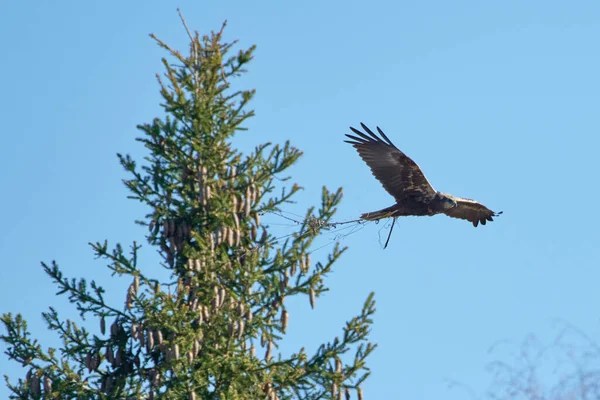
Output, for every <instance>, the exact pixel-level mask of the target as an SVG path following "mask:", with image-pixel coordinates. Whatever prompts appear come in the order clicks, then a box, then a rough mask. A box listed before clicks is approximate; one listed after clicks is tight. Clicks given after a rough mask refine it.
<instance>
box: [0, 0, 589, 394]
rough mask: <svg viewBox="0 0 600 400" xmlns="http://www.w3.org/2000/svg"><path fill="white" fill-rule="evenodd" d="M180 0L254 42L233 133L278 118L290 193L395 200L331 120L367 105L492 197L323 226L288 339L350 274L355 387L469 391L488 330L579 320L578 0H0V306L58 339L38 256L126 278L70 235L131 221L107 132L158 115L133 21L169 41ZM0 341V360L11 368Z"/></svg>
mask: <svg viewBox="0 0 600 400" xmlns="http://www.w3.org/2000/svg"><path fill="white" fill-rule="evenodd" d="M177 6H179V7H181V9H182V11H183V13H184V15H185V17H186V19H187V23H188V25H189V26H190V28H192V29H197V30H198V31H200V33H207V32H209V31H210V30H218V29H219V27H220V25H221V23H222V22H223V20H225V19H227V20H228V28H227V30H226V34H225V37H226V39H229V40H231V39H240V46H242V47H248V46H250V45H252V44H256V45H257V46H258V49H257V51H256V53H255V56H256V57H255V60H254V61H253V62H252V63H251V64H250V66H249V69H250V72H249V73H248V74H247V75H246V76H245V77H244V78H242V79H239V80H238V81H237V82H236V83H235V84H236V85H238V86H237V87H239V88H255V89H256V90H257V95H256V97H255V99H254V101H253V102H252V104H251V106H252V107H253V108H254V109H255V110H256V117H255V118H253V119H252V120H251V121H249V122H248V124H247V127H248V128H249V131H248V132H245V133H241V134H240V135H239V136H237V137H236V138H235V140H234V142H233V143H234V145H235V146H237V147H239V148H241V149H251V148H252V147H253V146H254V145H256V144H259V143H262V142H266V141H271V142H276V143H283V142H284V141H285V140H288V139H289V140H291V141H292V143H293V144H294V145H296V146H297V147H299V148H300V149H302V150H303V151H304V156H303V157H302V158H301V160H300V161H299V162H298V163H297V165H295V166H294V167H293V168H292V169H291V170H290V174H291V175H292V177H293V181H294V182H298V183H299V184H300V185H302V186H304V188H305V191H304V192H303V193H302V194H301V195H300V196H299V197H298V204H296V205H293V206H291V208H290V210H289V211H290V212H300V213H302V210H304V209H306V208H307V207H308V206H310V205H312V204H318V202H319V200H320V190H321V187H322V186H323V185H327V186H328V187H329V188H332V189H335V188H337V187H339V186H342V187H343V188H344V200H343V202H342V204H341V206H340V207H339V212H338V214H337V216H336V220H337V221H344V220H349V219H354V218H356V217H357V216H358V215H359V214H360V213H362V212H366V211H374V210H377V209H379V208H383V207H386V206H389V205H391V204H392V203H393V201H392V198H391V196H389V195H388V194H387V193H386V192H385V191H384V190H383V189H382V188H381V186H380V185H379V183H378V182H377V181H376V180H375V179H374V178H373V177H372V176H371V174H370V171H369V170H368V168H367V167H366V165H364V163H363V162H362V161H361V160H360V158H359V157H358V155H357V154H356V152H355V151H354V149H353V148H352V147H351V146H349V145H347V144H345V143H343V139H344V134H345V133H348V132H349V130H348V126H350V125H352V126H357V125H359V123H360V122H364V123H366V124H367V125H369V126H371V127H373V128H374V127H375V126H376V125H378V126H380V127H381V128H382V129H383V130H384V132H386V134H387V135H388V136H389V138H390V139H391V140H392V141H393V142H394V143H395V144H396V145H397V146H398V147H399V148H401V149H402V150H403V151H405V152H406V153H407V154H408V155H409V156H410V157H412V158H413V159H414V160H415V161H416V162H417V163H419V165H420V166H421V167H422V168H423V170H424V171H425V173H426V175H427V177H428V178H429V180H430V181H431V182H432V184H433V186H434V187H435V188H436V189H438V190H441V191H444V192H448V193H452V194H454V195H457V196H464V197H469V198H473V199H477V200H479V201H481V202H482V203H484V204H485V205H487V206H488V207H490V208H492V209H493V210H496V211H499V210H503V211H504V214H503V215H502V216H501V217H499V218H497V220H496V221H495V222H493V223H491V224H488V225H487V226H483V227H478V228H476V229H475V228H473V227H472V226H471V224H470V223H467V222H465V221H460V220H455V219H450V218H447V217H444V216H436V217H432V218H424V217H421V218H404V219H401V220H399V221H398V223H397V225H396V227H395V229H394V232H393V236H392V238H391V242H390V245H389V247H388V248H387V249H386V250H383V249H382V245H381V242H380V240H379V235H381V237H382V239H381V240H382V241H383V240H385V235H386V234H387V230H386V229H385V223H380V224H378V225H376V224H369V225H367V226H365V227H364V229H362V230H360V231H359V232H356V233H354V234H352V235H348V236H345V237H344V236H343V235H342V236H339V237H338V238H339V239H340V240H341V242H342V244H344V245H347V246H349V250H348V252H347V253H346V255H345V256H344V257H343V258H342V259H341V260H340V261H339V263H338V264H337V267H336V268H337V269H336V272H335V273H334V274H333V276H332V277H331V278H330V279H329V281H328V284H329V286H330V288H331V291H330V292H328V293H327V294H326V295H325V296H324V297H322V298H320V299H319V300H318V302H317V306H316V309H315V310H314V311H311V310H310V308H309V307H308V301H304V300H305V299H302V301H300V302H297V304H296V303H294V304H293V307H292V310H291V318H290V325H289V332H290V334H289V335H288V337H287V338H286V341H285V344H284V350H285V351H293V350H296V349H298V348H299V347H301V346H303V345H306V346H307V348H308V349H309V350H311V349H312V350H314V349H315V348H316V346H317V345H318V344H319V343H321V342H323V341H326V340H330V339H331V338H333V337H334V336H335V335H338V334H340V333H341V328H342V326H343V324H344V322H345V321H347V320H349V319H350V318H351V317H352V316H353V315H355V314H356V313H358V312H359V310H360V307H361V305H362V303H363V301H364V300H365V298H366V297H367V295H368V293H370V292H371V291H375V293H376V300H377V314H376V318H375V324H374V327H373V330H372V340H373V341H375V342H377V343H378V344H379V348H378V349H377V350H376V351H375V353H373V355H372V357H371V359H370V364H369V365H370V367H371V369H372V376H371V377H370V378H369V380H368V381H367V382H366V383H365V385H364V390H365V395H366V396H365V397H366V398H367V399H378V398H405V399H439V398H444V399H468V398H470V397H469V394H468V390H466V389H464V388H461V387H458V388H448V380H451V381H457V382H460V383H462V384H464V385H465V386H466V387H468V388H469V390H472V391H473V392H474V393H483V392H484V391H485V389H486V388H487V387H488V385H489V382H490V379H491V375H490V374H489V373H488V372H487V371H486V366H487V365H488V363H490V362H492V361H494V360H495V359H497V358H498V357H499V354H498V353H496V352H492V353H490V352H489V349H490V346H492V345H493V344H494V343H497V342H498V341H503V340H506V343H508V344H509V347H510V346H513V348H517V347H518V345H519V343H521V341H522V340H523V339H524V338H525V337H526V336H527V335H528V334H529V333H535V335H536V336H537V337H539V338H541V339H540V340H542V341H546V340H551V339H552V338H553V337H554V335H555V334H556V332H557V329H558V328H557V326H558V325H560V324H557V320H565V321H568V322H569V323H571V324H573V325H575V326H577V327H579V328H581V329H582V330H584V331H585V332H587V333H588V334H589V335H590V337H592V338H600V336H599V333H600V330H599V326H598V316H599V313H598V311H597V305H598V304H599V303H600V291H599V290H598V289H597V287H598V282H600V251H599V250H598V238H599V233H598V226H599V223H600V217H599V214H598V212H597V211H596V209H595V203H596V201H597V199H598V198H600V189H599V188H598V177H597V173H598V171H599V169H598V159H597V149H598V146H599V145H600V139H599V137H600V136H599V135H598V131H599V128H600V120H599V117H598V116H599V114H598V106H599V100H600V94H599V93H600V78H599V77H600V74H599V72H598V71H600V53H599V52H598V38H599V37H600V23H599V22H600V3H598V2H595V1H574V2H569V3H567V2H562V1H528V2H523V1H503V2H480V1H460V2H447V1H428V2H419V3H418V4H417V2H407V1H371V2H364V1H360V2H359V1H348V0H346V1H330V2H314V1H313V2H293V3H292V2H260V3H257V2H239V1H238V2H234V1H230V2H216V1H193V2H192V1H181V2H179V3H178V4H175V3H170V2H169V3H168V4H167V2H159V1H146V2H144V3H143V5H142V3H141V2H79V1H63V2H60V3H51V2H8V1H5V2H3V3H2V7H1V8H2V11H1V12H0V15H1V16H0V44H1V45H2V48H3V53H4V55H5V57H4V61H3V62H2V63H0V74H1V75H2V76H4V81H3V84H2V89H3V90H2V92H3V95H2V96H0V114H1V115H2V129H1V131H2V133H1V135H2V145H1V146H0V170H1V171H2V172H1V174H0V187H1V188H2V196H0V209H1V210H3V218H2V228H1V229H0V254H2V258H3V260H2V264H3V265H2V266H1V267H0V282H1V284H2V290H1V291H0V312H8V311H11V312H13V313H17V312H19V313H22V314H23V315H24V316H25V318H26V319H27V320H28V322H29V327H30V329H31V331H32V332H33V334H34V336H36V337H39V338H41V339H42V343H43V344H45V345H57V342H56V339H55V338H54V337H53V335H49V334H48V333H47V331H46V330H45V325H44V323H43V321H42V319H41V316H40V313H41V312H42V311H45V310H46V309H47V306H48V305H54V306H56V307H57V308H58V309H59V310H60V311H61V313H62V315H63V316H65V317H74V318H75V319H77V316H76V313H75V312H74V308H73V307H71V306H69V305H68V303H67V301H66V299H65V298H63V297H56V296H55V292H56V290H55V286H54V284H53V283H52V282H51V281H50V280H49V279H48V278H47V276H46V275H45V274H44V273H43V272H42V269H41V267H40V261H45V262H50V261H51V260H56V261H57V262H58V263H59V265H60V266H61V268H62V269H63V272H64V273H65V274H66V276H69V277H86V278H88V279H96V280H97V281H98V282H99V283H101V284H103V285H104V286H105V287H106V289H107V290H108V292H109V293H110V295H109V298H110V299H111V301H113V304H115V305H119V304H122V302H123V301H124V293H125V292H124V291H125V288H126V287H127V285H128V284H129V282H125V281H121V280H117V279H111V277H110V273H109V271H108V270H107V269H106V268H105V267H104V263H103V262H101V261H97V260H94V259H93V253H92V251H91V249H90V248H89V246H88V244H87V243H88V242H94V241H103V240H104V239H108V240H109V242H110V243H113V244H114V243H116V242H120V243H122V244H124V245H127V244H130V243H132V242H133V241H134V240H138V241H140V242H144V234H145V230H144V229H143V228H141V227H138V226H136V225H135V224H134V223H133V221H134V220H135V219H138V218H141V217H142V216H143V215H144V214H145V212H146V211H147V209H146V208H144V207H143V206H141V205H140V204H138V203H136V202H135V201H132V200H127V199H126V196H127V194H128V192H127V191H126V189H125V188H124V186H123V185H122V183H121V179H123V178H125V177H126V175H125V172H124V171H123V170H122V168H121V167H120V165H119V164H118V162H117V158H116V153H117V152H121V153H129V154H131V155H132V156H134V157H136V158H138V159H141V157H143V156H144V155H145V151H144V148H143V147H142V146H141V144H140V143H138V142H136V141H135V140H134V139H135V137H136V136H138V131H137V130H136V128H135V126H136V124H139V123H143V122H150V121H151V120H152V118H154V117H156V116H160V115H162V111H161V108H160V106H159V102H160V100H161V98H160V97H159V93H158V85H157V83H156V80H155V73H157V72H162V65H161V61H160V59H161V57H163V56H166V53H165V52H164V51H163V50H161V49H160V48H159V47H158V46H157V45H156V44H155V43H154V42H153V40H151V39H150V38H149V37H148V34H149V33H151V32H152V33H155V34H156V35H157V36H158V37H160V38H161V39H162V40H164V41H166V42H167V43H169V44H171V45H172V46H173V47H175V48H179V49H181V50H184V51H185V50H187V40H188V39H187V36H186V33H185V31H184V29H183V27H182V26H181V23H180V20H179V18H178V16H177V13H176V7H177ZM269 221H271V222H272V223H273V224H284V225H277V226H278V228H277V229H281V230H283V231H285V230H286V229H288V230H289V231H291V230H292V229H293V227H291V226H286V225H285V223H286V221H284V220H281V219H277V218H275V217H270V218H269ZM382 228H383V229H382ZM335 238H336V236H335V235H334V234H330V235H328V236H325V237H324V238H323V241H322V243H324V244H326V243H327V241H328V240H329V241H331V240H333V239H335ZM330 249H331V247H325V248H323V249H320V250H317V251H315V253H314V254H313V260H315V261H317V260H318V259H319V258H321V257H326V256H327V252H328V250H330ZM154 251H155V250H154V249H152V248H150V247H149V246H145V247H144V248H143V250H142V253H143V254H142V260H143V262H146V263H147V265H146V266H144V267H143V268H146V269H148V270H157V271H158V267H157V265H156V262H155V261H156V256H155V254H154ZM87 323H89V324H90V326H91V327H93V328H94V329H96V328H95V325H97V322H96V321H87ZM5 349H6V346H5V345H4V344H2V343H0V351H4V350H5ZM5 358H6V357H0V373H8V374H9V375H10V376H11V377H16V376H18V374H19V373H20V367H19V366H18V365H16V364H15V363H14V362H9V361H7V360H6V359H5ZM7 396H8V390H7V389H6V388H5V387H4V386H0V398H6V397H7Z"/></svg>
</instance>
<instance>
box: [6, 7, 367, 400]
mask: <svg viewBox="0 0 600 400" xmlns="http://www.w3.org/2000/svg"><path fill="white" fill-rule="evenodd" d="M182 21H183V23H184V26H185V21H184V20H183V18H182ZM224 27H225V25H223V28H224ZM223 28H222V29H221V30H220V31H218V32H212V33H211V34H210V35H205V36H200V35H198V33H197V32H193V33H192V32H190V31H189V30H188V28H187V26H185V30H186V31H187V33H188V35H189V38H190V46H189V52H188V54H187V55H183V54H182V53H180V52H179V51H177V50H174V49H172V48H171V47H170V46H169V45H167V44H166V43H164V42H163V41H161V40H160V39H158V38H157V37H155V36H153V35H151V37H152V38H153V39H154V40H156V42H157V43H158V45H160V46H161V47H162V48H164V49H165V50H166V52H167V53H168V58H165V59H163V64H164V68H165V72H164V74H162V75H159V76H158V81H159V85H160V93H161V95H162V98H163V103H162V106H163V107H164V111H165V116H164V117H163V118H156V119H154V120H153V121H152V123H150V124H142V125H139V126H138V128H139V130H140V131H141V137H140V138H138V139H137V140H138V141H139V142H141V143H143V144H144V146H145V147H146V149H147V151H148V156H147V157H146V158H145V159H144V160H143V161H141V162H139V163H138V162H136V161H135V160H134V159H133V158H132V157H130V156H128V155H119V156H118V157H119V160H120V163H121V165H122V166H123V167H124V168H125V170H126V173H127V174H128V177H127V179H126V180H124V183H125V185H126V186H127V188H128V189H129V190H130V191H131V196H130V197H131V198H132V199H135V200H138V201H140V202H142V203H143V204H144V205H146V206H147V207H148V210H149V212H148V214H147V215H146V216H145V218H144V219H143V220H141V221H136V222H137V223H139V224H142V225H145V226H147V227H148V229H149V234H148V236H147V238H146V239H147V242H148V243H149V244H150V245H151V247H150V248H152V249H155V250H152V251H158V253H159V254H160V257H161V259H162V262H161V265H162V267H164V268H165V269H167V270H168V271H169V275H170V279H169V281H167V282H159V279H157V278H156V277H152V276H149V275H148V272H149V271H146V270H145V269H144V267H143V266H141V265H138V261H137V260H138V253H139V252H140V251H141V250H140V248H141V246H140V245H138V244H137V243H133V245H132V246H131V248H130V250H125V249H124V248H123V247H122V246H121V245H119V244H116V245H114V246H109V244H108V242H106V241H105V242H97V243H91V247H92V248H93V252H94V254H95V256H96V257H99V258H101V259H104V260H107V261H108V267H109V269H110V270H111V271H112V273H113V274H114V275H116V276H118V277H125V278H127V279H130V280H131V285H130V286H129V289H128V291H127V293H126V301H125V304H124V305H119V304H110V303H109V302H108V301H107V300H105V289H103V288H102V287H100V286H99V285H98V284H96V283H95V282H94V281H90V282H88V281H87V280H86V279H85V278H81V279H69V278H67V277H65V276H64V275H63V274H62V272H61V270H60V269H59V267H58V265H57V264H56V263H55V262H52V263H49V264H46V263H42V266H43V269H44V271H45V272H46V273H47V274H48V275H49V276H50V278H51V279H52V280H53V281H54V282H55V283H56V285H57V286H58V293H59V294H63V295H67V296H68V298H69V300H70V302H71V303H72V304H73V305H74V306H75V307H76V308H77V310H78V312H79V314H80V316H81V317H82V318H85V321H84V324H85V325H88V326H87V328H86V327H85V326H84V325H82V324H78V323H76V322H75V321H72V320H69V319H63V318H61V316H60V315H59V313H58V311H57V310H56V309H54V308H50V309H49V311H47V312H44V313H43V318H44V319H45V321H46V323H47V326H48V329H49V330H50V331H53V332H55V333H56V334H57V335H58V336H59V337H60V338H61V341H62V346H61V348H59V349H52V348H47V349H44V348H43V347H42V345H41V344H40V342H39V341H38V340H34V339H32V337H31V334H30V332H29V331H28V329H27V324H26V322H25V321H24V320H23V318H22V317H21V316H20V315H12V314H10V313H7V314H4V315H2V322H3V323H4V325H5V328H6V333H5V334H4V335H3V336H1V339H2V340H3V341H4V342H5V343H6V345H7V348H8V350H7V351H6V354H7V355H8V357H9V358H11V359H13V360H15V361H16V362H18V363H21V364H22V365H23V366H24V367H25V370H26V376H25V377H23V378H21V379H18V381H17V382H10V381H9V380H8V378H7V379H6V382H7V385H8V387H9V389H10V390H11V393H12V395H11V398H15V399H17V398H18V399H29V398H31V399H41V398H44V399H52V398H53V399H75V398H77V399H120V398H126V399H247V400H250V399H292V398H294V399H295V398H298V399H330V398H331V399H341V398H346V399H348V398H351V397H354V398H359V399H360V398H362V391H361V389H360V384H361V383H362V382H363V380H364V379H365V378H366V377H367V376H368V373H369V372H368V368H367V367H366V364H365V359H366V358H367V356H368V355H369V353H371V351H372V350H373V349H374V348H375V345H374V344H372V343H370V342H369V341H368V333H369V330H370V324H371V318H372V314H373V313H374V301H373V296H372V295H370V296H369V297H368V299H367V300H366V302H365V304H364V307H363V309H362V311H361V312H360V313H359V314H358V315H357V316H356V317H354V318H352V319H351V320H350V321H349V322H347V324H346V326H345V327H343V330H342V332H341V335H340V336H339V337H336V338H334V339H333V340H331V341H330V342H326V343H324V344H322V345H321V346H320V347H319V348H318V349H317V350H316V351H315V352H314V354H308V353H307V351H305V350H304V349H298V350H297V352H296V353H294V354H292V355H291V356H288V357H284V356H282V355H281V354H280V353H279V352H278V346H279V344H280V342H281V340H282V339H283V338H284V335H285V333H286V330H287V325H288V321H289V318H290V316H289V313H288V310H287V309H286V299H289V298H290V297H292V296H305V297H306V298H307V299H308V301H307V302H306V306H307V312H308V311H309V309H308V305H309V304H310V305H311V306H314V303H315V301H316V299H317V298H318V297H319V295H320V294H321V293H323V292H324V291H326V290H327V289H328V288H327V286H326V283H325V278H326V277H327V275H328V274H330V273H331V272H332V268H333V265H334V264H335V263H336V261H337V260H338V259H339V258H340V256H341V255H342V253H343V252H344V250H345V249H344V248H342V247H340V245H339V244H335V246H334V247H333V248H332V249H331V251H330V253H329V254H328V255H327V257H325V259H324V260H322V261H316V262H315V260H311V258H310V252H311V245H312V244H313V241H314V240H315V238H317V237H318V236H319V235H320V234H321V233H323V231H324V230H327V229H328V228H329V227H330V224H331V219H332V217H333V215H334V213H335V211H336V206H337V205H338V204H339V203H340V200H341V198H342V192H341V189H338V190H336V191H333V192H332V191H329V190H327V189H326V188H323V191H322V197H321V199H320V206H319V207H313V208H310V209H308V210H307V211H306V217H305V218H304V220H303V221H302V223H301V224H298V226H297V228H294V229H295V231H294V232H293V234H291V235H289V236H287V237H286V238H277V237H276V235H275V234H274V233H273V232H271V231H270V229H269V227H268V226H265V225H263V224H262V223H261V216H262V215H264V214H265V213H270V212H281V211H282V210H284V207H285V206H286V204H287V203H288V202H290V200H292V198H293V197H294V195H295V194H296V193H297V192H298V191H299V190H301V187H300V186H298V185H297V184H292V185H290V184H288V183H287V181H281V180H280V179H275V176H278V177H280V176H281V174H282V173H285V171H286V169H287V168H289V167H290V166H291V165H292V164H294V163H295V162H296V161H297V160H298V158H299V157H300V156H301V154H302V153H301V152H300V151H299V150H298V149H296V148H295V147H293V146H292V145H291V144H290V143H285V144H283V145H279V144H276V145H272V144H269V143H266V144H260V145H258V146H256V148H255V150H254V151H253V152H251V153H250V154H242V153H241V152H239V151H237V150H236V149H235V148H233V146H232V142H233V140H234V138H235V135H236V134H239V133H240V132H242V131H244V122H245V121H246V120H247V119H248V118H250V117H251V116H252V115H253V111H250V110H248V103H249V102H250V100H251V99H252V97H253V95H254V91H253V90H240V89H235V88H234V86H233V82H234V80H235V78H236V77H238V76H240V75H241V74H243V73H244V72H245V69H244V68H245V67H246V64H248V62H250V61H251V60H252V58H253V52H254V46H253V47H250V48H249V49H247V50H239V51H237V52H235V51H234V47H235V46H236V43H235V42H231V43H227V42H225V41H224V39H223ZM144 250H145V251H147V249H146V248H145V249H144ZM93 321H97V322H93ZM349 352H350V353H349Z"/></svg>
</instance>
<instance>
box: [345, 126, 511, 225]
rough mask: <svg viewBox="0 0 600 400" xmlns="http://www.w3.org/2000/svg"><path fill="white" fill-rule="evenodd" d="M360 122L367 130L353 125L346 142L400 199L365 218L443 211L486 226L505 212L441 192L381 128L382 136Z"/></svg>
mask: <svg viewBox="0 0 600 400" xmlns="http://www.w3.org/2000/svg"><path fill="white" fill-rule="evenodd" d="M360 125H361V126H362V128H363V129H364V131H365V133H363V132H361V131H359V130H358V129H354V128H352V127H350V129H351V130H352V132H354V133H355V134H356V136H355V135H346V136H347V137H348V138H349V139H351V140H346V141H345V142H346V143H350V144H351V145H352V146H354V148H355V149H356V150H357V151H358V154H359V155H360V157H361V158H362V159H363V160H364V161H365V162H366V163H367V165H368V166H369V168H371V172H372V173H373V175H374V176H375V178H377V180H378V181H379V182H381V184H382V185H383V187H384V189H385V190H386V191H387V192H388V193H389V194H391V195H392V196H394V198H395V199H396V204H394V205H393V206H391V207H388V208H384V209H383V210H379V211H375V212H370V213H365V214H363V215H361V218H363V219H366V220H372V221H375V220H379V219H382V218H387V217H394V218H395V217H400V216H408V215H417V216H419V215H435V214H442V213H443V214H446V215H448V216H449V217H452V218H460V219H465V220H467V221H470V222H471V223H472V224H473V226H477V225H478V224H481V225H485V224H486V222H487V221H493V220H494V219H493V217H496V216H498V215H500V214H502V211H500V212H498V213H495V212H494V211H492V210H490V209H489V208H487V207H486V206H484V205H483V204H481V203H478V202H476V201H475V200H470V199H464V198H461V197H454V196H452V195H449V194H446V193H442V192H438V191H437V190H435V189H434V188H433V187H432V186H431V184H430V183H429V181H428V180H427V178H426V177H425V175H424V174H423V171H421V168H419V166H418V165H417V163H415V162H414V161H413V160H411V159H410V157H408V156H407V155H406V154H404V153H403V152H402V151H400V150H399V149H398V148H397V147H396V146H394V144H393V143H392V142H391V140H390V139H388V137H387V136H386V135H385V134H384V133H383V131H382V130H381V129H379V127H377V132H379V135H380V136H381V137H379V136H377V135H376V134H375V133H373V131H371V130H370V129H369V128H367V126H366V125H365V124H363V123H361V124H360Z"/></svg>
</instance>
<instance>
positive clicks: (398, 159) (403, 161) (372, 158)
mask: <svg viewBox="0 0 600 400" xmlns="http://www.w3.org/2000/svg"><path fill="white" fill-rule="evenodd" d="M360 125H361V126H362V128H363V129H364V130H365V132H366V133H363V132H361V131H359V130H358V129H354V128H352V127H350V129H351V130H352V132H354V133H355V134H356V135H358V136H354V135H346V136H347V137H348V138H350V139H352V140H345V142H346V143H350V144H351V145H352V146H354V148H355V149H356V150H357V151H358V154H359V155H360V157H361V158H362V159H363V160H364V162H366V163H367V165H368V166H369V168H371V172H372V173H373V175H374V176H375V178H377V180H378V181H379V182H381V184H382V185H383V187H384V189H385V190H387V192H388V193H389V194H391V195H392V196H394V198H395V199H396V201H397V202H402V201H403V200H405V199H406V198H408V197H414V198H419V199H421V200H426V199H428V200H430V199H432V198H433V197H434V196H435V195H436V191H435V189H434V188H433V187H432V186H431V184H430V183H429V181H428V180H427V178H426V177H425V175H424V174H423V171H421V168H419V166H418V165H417V163H415V162H414V161H413V160H411V159H410V158H409V157H408V156H407V155H406V154H404V153H403V152H402V151H400V150H399V149H398V148H397V147H396V146H394V144H393V143H392V142H391V141H390V139H388V137H387V136H385V134H384V133H383V132H382V130H381V129H379V127H377V131H378V132H379V134H380V135H381V137H379V136H377V135H376V134H375V133H373V132H372V131H371V130H370V129H369V128H367V127H366V126H365V124H363V123H361V124H360Z"/></svg>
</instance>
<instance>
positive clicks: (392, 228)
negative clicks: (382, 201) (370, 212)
mask: <svg viewBox="0 0 600 400" xmlns="http://www.w3.org/2000/svg"><path fill="white" fill-rule="evenodd" d="M394 224H396V217H394V219H393V220H392V227H391V228H390V233H389V234H388V237H387V240H386V241H385V246H383V248H384V250H385V249H386V248H387V245H388V243H389V242H390V238H391V237H392V231H393V230H394Z"/></svg>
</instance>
